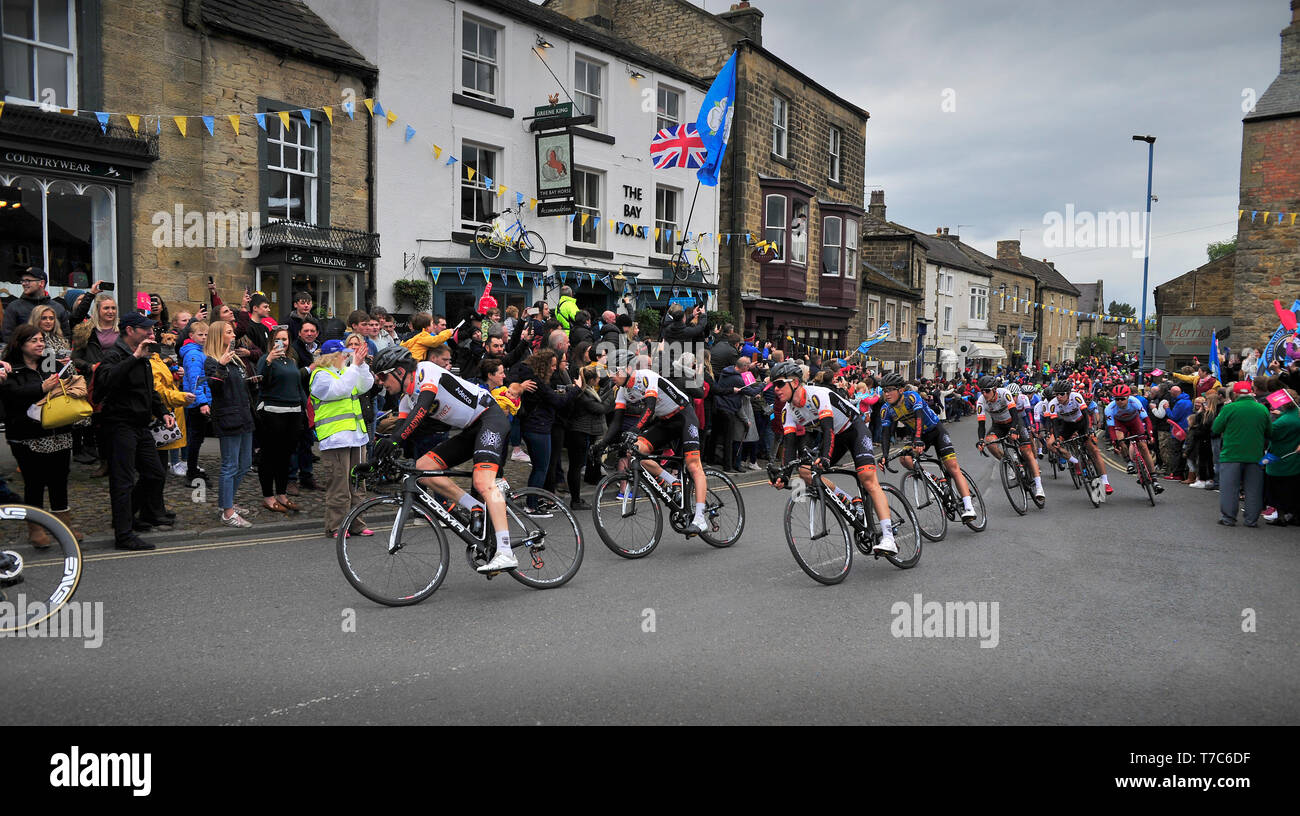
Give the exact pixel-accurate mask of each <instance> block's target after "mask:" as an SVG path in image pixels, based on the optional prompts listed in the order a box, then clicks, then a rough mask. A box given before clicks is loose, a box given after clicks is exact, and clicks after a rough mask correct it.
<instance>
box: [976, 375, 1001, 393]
mask: <svg viewBox="0 0 1300 816" xmlns="http://www.w3.org/2000/svg"><path fill="white" fill-rule="evenodd" d="M977 384H978V385H979V387H980V390H981V391H987V390H988V389H990V388H997V387H998V386H999V385H1001V384H1002V383H1001V382H1000V381H999V380H998V378H997V377H994V376H993V375H992V374H985V375H984V376H983V377H980V379H979V383H977Z"/></svg>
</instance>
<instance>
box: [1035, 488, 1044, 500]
mask: <svg viewBox="0 0 1300 816" xmlns="http://www.w3.org/2000/svg"><path fill="white" fill-rule="evenodd" d="M1034 498H1036V499H1045V498H1047V494H1046V493H1044V492H1043V488H1041V487H1035V488H1034Z"/></svg>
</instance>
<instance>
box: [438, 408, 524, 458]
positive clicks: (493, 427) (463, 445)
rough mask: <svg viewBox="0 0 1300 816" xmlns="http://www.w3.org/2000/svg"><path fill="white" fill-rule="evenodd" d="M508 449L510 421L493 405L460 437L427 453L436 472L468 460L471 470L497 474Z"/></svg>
mask: <svg viewBox="0 0 1300 816" xmlns="http://www.w3.org/2000/svg"><path fill="white" fill-rule="evenodd" d="M509 445H510V417H508V416H506V412H505V411H502V410H501V408H500V407H499V406H498V405H496V403H495V402H494V403H493V404H492V405H490V406H488V409H487V410H486V411H484V412H483V414H482V415H481V416H479V418H478V419H476V420H474V421H473V422H471V423H470V424H469V425H466V426H465V429H464V430H463V431H461V432H460V433H458V434H456V435H455V436H453V437H452V438H451V439H448V440H447V441H446V442H443V443H442V444H440V445H438V446H437V447H435V448H434V449H433V450H432V451H430V452H429V455H430V456H432V457H433V458H434V460H435V463H436V466H437V468H438V469H439V470H445V469H447V468H453V467H456V466H457V465H459V464H461V463H462V462H464V461H466V460H467V459H469V458H470V457H473V458H474V469H475V470H478V469H479V468H490V469H492V470H500V469H501V465H502V463H503V462H505V453H506V450H507V449H508V448H509Z"/></svg>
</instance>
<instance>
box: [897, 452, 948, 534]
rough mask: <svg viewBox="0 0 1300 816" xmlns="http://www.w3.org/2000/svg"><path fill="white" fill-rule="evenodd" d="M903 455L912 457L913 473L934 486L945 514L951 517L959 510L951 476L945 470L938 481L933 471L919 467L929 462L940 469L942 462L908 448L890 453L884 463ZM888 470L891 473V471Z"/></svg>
mask: <svg viewBox="0 0 1300 816" xmlns="http://www.w3.org/2000/svg"><path fill="white" fill-rule="evenodd" d="M904 456H910V457H911V458H912V467H911V468H910V470H911V471H912V472H913V473H916V474H917V475H918V476H919V477H920V478H922V479H924V480H925V481H926V483H927V484H928V485H930V486H931V487H933V488H934V492H935V493H937V494H938V495H939V496H940V497H941V498H942V499H943V512H944V514H945V515H947V516H949V517H950V518H951V517H953V515H954V514H956V513H957V512H958V511H960V509H961V497H959V496H958V495H957V489H956V488H955V487H953V484H952V477H951V476H949V475H947V471H946V470H945V471H944V473H945V476H944V479H943V482H942V483H940V481H939V480H938V479H936V478H935V477H934V474H933V473H931V472H930V471H928V470H926V469H925V468H923V467H921V465H922V464H930V465H934V466H935V467H938V468H939V469H941V470H942V469H943V462H941V461H939V460H938V459H936V458H935V457H933V456H928V455H926V454H924V453H922V454H917V453H915V452H914V451H911V450H909V449H903V450H900V451H897V452H896V453H893V454H890V455H889V456H888V457H887V458H886V460H885V463H886V464H888V463H889V461H890V460H891V459H901V458H903V457H904ZM900 464H901V462H900ZM890 472H891V473H892V472H893V471H890ZM913 505H915V502H913Z"/></svg>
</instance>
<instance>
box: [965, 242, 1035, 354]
mask: <svg viewBox="0 0 1300 816" xmlns="http://www.w3.org/2000/svg"><path fill="white" fill-rule="evenodd" d="M1009 244H1014V245H1015V246H1014V247H1011V246H1010V245H1009ZM964 249H965V250H966V253H967V254H968V255H971V256H972V257H973V258H975V259H976V260H978V261H979V262H980V263H982V264H983V266H984V267H985V268H986V269H988V270H989V301H990V305H989V326H991V327H993V333H994V336H996V337H997V342H998V345H1000V346H1002V348H1003V350H1004V351H1006V353H1007V359H1006V360H1005V361H1003V362H1004V364H1005V365H1007V366H1011V367H1016V368H1019V367H1020V366H1022V365H1026V364H1029V365H1032V364H1033V363H1034V361H1035V360H1036V359H1037V358H1036V356H1035V354H1034V346H1035V343H1036V342H1037V340H1038V332H1037V330H1036V329H1035V328H1034V327H1035V316H1034V314H1033V304H1034V303H1035V302H1037V299H1038V280H1037V278H1035V277H1034V275H1033V273H1032V272H1030V271H1029V270H1027V269H1025V268H1023V267H1022V266H1021V265H1020V264H1019V263H1017V259H1018V258H1020V242H1019V241H1011V242H1006V241H998V244H997V253H998V257H996V258H992V257H989V256H988V255H986V254H984V253H983V252H980V251H978V250H972V249H970V248H969V247H964Z"/></svg>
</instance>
